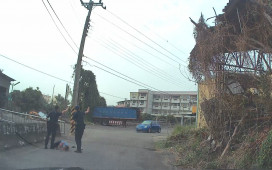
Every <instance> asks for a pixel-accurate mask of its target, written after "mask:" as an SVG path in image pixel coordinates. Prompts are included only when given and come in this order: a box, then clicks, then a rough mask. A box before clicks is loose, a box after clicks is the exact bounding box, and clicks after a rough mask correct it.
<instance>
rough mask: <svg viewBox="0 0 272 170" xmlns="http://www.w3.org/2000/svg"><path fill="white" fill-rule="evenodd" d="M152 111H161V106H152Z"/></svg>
mask: <svg viewBox="0 0 272 170" xmlns="http://www.w3.org/2000/svg"><path fill="white" fill-rule="evenodd" d="M153 109H161V106H153Z"/></svg>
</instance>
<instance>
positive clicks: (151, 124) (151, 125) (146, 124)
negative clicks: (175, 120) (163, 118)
mask: <svg viewBox="0 0 272 170" xmlns="http://www.w3.org/2000/svg"><path fill="white" fill-rule="evenodd" d="M140 131H142V132H148V133H151V132H158V133H160V132H161V126H160V125H159V123H158V122H156V121H152V120H145V121H143V123H141V124H139V125H137V126H136V132H140Z"/></svg>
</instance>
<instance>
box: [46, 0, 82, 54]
mask: <svg viewBox="0 0 272 170" xmlns="http://www.w3.org/2000/svg"><path fill="white" fill-rule="evenodd" d="M42 3H43V5H44V7H45V8H46V11H47V12H48V14H49V15H50V18H51V20H52V21H53V23H54V25H55V26H56V28H57V29H58V31H59V33H60V34H61V36H62V38H63V39H64V40H65V42H66V43H67V44H68V45H69V47H70V48H71V49H72V50H73V51H74V53H75V54H77V52H76V51H75V49H74V48H73V47H72V45H71V44H70V43H69V42H68V41H67V39H66V38H65V36H64V35H63V33H62V32H61V30H60V29H59V27H58V25H57V23H56V22H55V20H54V18H53V16H52V15H51V13H50V11H49V10H48V8H47V6H46V5H45V3H44V1H43V0H42Z"/></svg>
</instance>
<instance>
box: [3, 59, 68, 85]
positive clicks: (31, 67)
mask: <svg viewBox="0 0 272 170" xmlns="http://www.w3.org/2000/svg"><path fill="white" fill-rule="evenodd" d="M0 56H1V57H3V58H5V59H7V60H10V61H12V62H15V63H17V64H19V65H22V66H24V67H27V68H29V69H31V70H34V71H36V72H39V73H41V74H44V75H47V76H49V77H52V78H55V79H58V80H60V81H63V82H65V83H70V82H69V81H67V80H64V79H62V78H59V77H56V76H53V75H51V74H48V73H45V72H43V71H40V70H38V69H35V68H33V67H30V66H27V65H25V64H23V63H20V62H18V61H16V60H13V59H11V58H9V57H7V56H5V55H2V54H0Z"/></svg>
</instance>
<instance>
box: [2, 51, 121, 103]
mask: <svg viewBox="0 0 272 170" xmlns="http://www.w3.org/2000/svg"><path fill="white" fill-rule="evenodd" d="M0 56H1V57H3V58H5V59H7V60H10V61H12V62H14V63H17V64H19V65H21V66H24V67H26V68H28V69H31V70H34V71H36V72H38V73H41V74H44V75H46V76H49V77H51V78H54V79H57V80H60V81H63V82H65V83H68V84H73V83H71V82H69V81H67V80H64V79H62V78H59V77H56V76H54V75H51V74H48V73H46V72H43V71H40V70H38V69H35V68H33V67H30V66H28V65H25V64H23V63H21V62H19V61H16V60H13V59H11V58H9V57H7V56H5V55H2V54H0ZM100 93H102V94H105V95H108V96H111V97H115V98H120V99H125V98H124V97H118V96H114V95H112V94H108V93H105V92H101V91H100Z"/></svg>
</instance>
